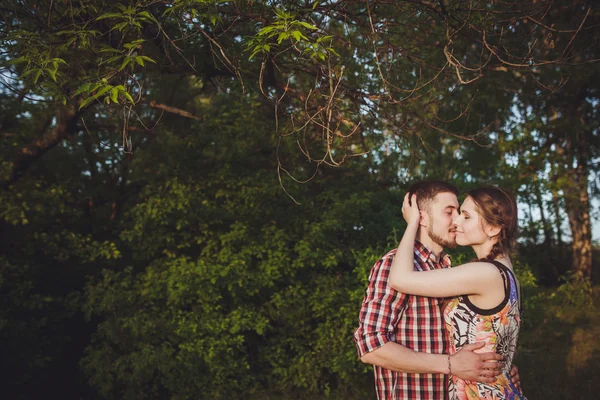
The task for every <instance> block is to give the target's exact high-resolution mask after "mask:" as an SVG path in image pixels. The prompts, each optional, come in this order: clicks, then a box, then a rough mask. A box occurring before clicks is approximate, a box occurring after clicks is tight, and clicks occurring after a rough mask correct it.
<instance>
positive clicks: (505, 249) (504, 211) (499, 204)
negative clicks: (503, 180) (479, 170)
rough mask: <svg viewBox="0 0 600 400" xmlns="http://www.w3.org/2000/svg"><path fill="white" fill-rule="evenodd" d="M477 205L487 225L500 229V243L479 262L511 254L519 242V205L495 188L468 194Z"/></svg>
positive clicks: (485, 188)
mask: <svg viewBox="0 0 600 400" xmlns="http://www.w3.org/2000/svg"><path fill="white" fill-rule="evenodd" d="M467 196H469V197H470V198H471V199H473V202H474V203H475V204H476V205H477V207H478V211H479V215H481V218H482V219H483V221H484V222H485V223H486V224H487V225H491V226H494V227H497V228H500V233H498V241H497V242H496V243H495V244H494V247H492V250H491V251H490V253H489V254H488V255H487V256H486V257H484V258H482V259H480V260H479V261H492V260H494V259H495V258H496V257H498V256H499V255H501V254H506V255H508V253H510V251H511V250H512V249H513V247H514V246H515V244H516V242H517V228H518V219H517V203H516V201H515V198H514V197H513V196H512V195H511V194H509V193H508V192H507V191H505V190H502V189H500V188H498V187H495V186H486V187H481V188H477V189H473V190H471V191H469V192H468V193H467Z"/></svg>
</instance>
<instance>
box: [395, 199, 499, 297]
mask: <svg viewBox="0 0 600 400" xmlns="http://www.w3.org/2000/svg"><path fill="white" fill-rule="evenodd" d="M411 203H412V204H409V202H408V194H407V195H406V196H405V197H404V203H403V204H402V213H403V215H404V218H405V219H406V222H407V224H408V226H407V227H406V231H405V232H404V235H403V236H402V240H401V241H400V244H399V245H398V250H397V251H396V254H395V256H394V260H393V261H392V267H391V270H390V276H389V279H388V283H389V285H390V286H391V287H393V288H394V289H396V290H397V291H399V292H403V293H408V294H414V295H418V296H429V297H451V296H458V295H469V294H474V295H478V294H483V293H485V292H487V291H488V290H489V289H490V288H491V287H492V286H493V285H496V284H498V283H499V282H502V277H501V276H500V274H499V273H498V270H497V268H496V267H495V266H493V265H491V264H489V263H482V262H473V263H468V264H464V265H461V266H458V267H454V268H444V269H438V270H432V271H415V270H414V243H415V237H416V235H417V230H418V229H419V223H420V219H421V216H420V212H419V207H418V206H417V199H416V195H413V196H412V199H411Z"/></svg>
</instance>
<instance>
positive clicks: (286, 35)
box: [277, 32, 290, 44]
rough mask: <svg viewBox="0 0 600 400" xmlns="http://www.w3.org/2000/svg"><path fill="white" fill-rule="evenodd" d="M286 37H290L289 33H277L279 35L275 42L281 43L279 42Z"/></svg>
mask: <svg viewBox="0 0 600 400" xmlns="http://www.w3.org/2000/svg"><path fill="white" fill-rule="evenodd" d="M288 37H290V35H289V33H287V32H281V33H280V34H279V37H278V38H277V44H281V42H282V41H284V40H285V39H287V38H288Z"/></svg>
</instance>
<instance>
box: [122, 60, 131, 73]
mask: <svg viewBox="0 0 600 400" xmlns="http://www.w3.org/2000/svg"><path fill="white" fill-rule="evenodd" d="M130 62H131V57H126V58H125V59H124V60H123V63H122V64H121V66H120V67H119V71H123V69H125V67H126V66H127V65H128V64H129V63H130Z"/></svg>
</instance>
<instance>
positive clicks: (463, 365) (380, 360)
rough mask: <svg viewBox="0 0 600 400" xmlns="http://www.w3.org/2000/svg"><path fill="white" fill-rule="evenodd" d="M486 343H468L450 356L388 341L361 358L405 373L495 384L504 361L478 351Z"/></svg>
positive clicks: (365, 361)
mask: <svg viewBox="0 0 600 400" xmlns="http://www.w3.org/2000/svg"><path fill="white" fill-rule="evenodd" d="M484 345H485V343H484V342H480V343H476V344H468V345H465V346H463V348H462V349H461V350H460V351H458V353H456V354H454V355H452V356H450V364H448V355H447V354H429V353H420V352H417V351H414V350H411V349H409V348H407V347H405V346H402V345H400V344H398V343H394V342H387V343H386V344H384V345H383V346H381V347H379V348H377V349H375V350H373V351H371V352H369V353H366V354H364V355H363V356H362V357H361V358H360V359H361V361H362V362H364V363H367V364H373V365H377V366H379V367H383V368H386V369H391V370H394V371H398V372H405V373H424V374H448V373H450V370H451V372H452V375H455V376H457V377H459V378H461V379H465V380H470V381H478V382H484V383H493V382H494V381H495V380H496V378H495V377H496V376H497V375H499V374H500V373H501V371H502V367H503V366H504V363H503V362H501V360H502V356H501V355H500V354H497V353H492V352H488V353H474V352H473V350H476V349H480V348H482V347H483V346H484Z"/></svg>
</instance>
